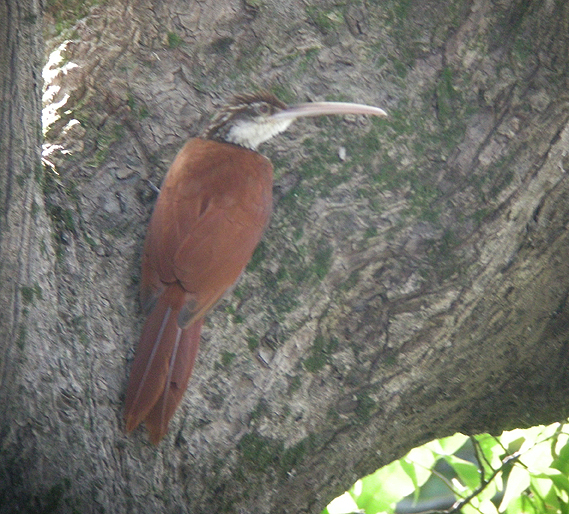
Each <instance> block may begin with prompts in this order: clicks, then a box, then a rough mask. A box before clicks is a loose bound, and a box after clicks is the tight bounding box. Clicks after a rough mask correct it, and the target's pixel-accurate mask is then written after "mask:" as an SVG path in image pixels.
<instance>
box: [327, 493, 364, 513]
mask: <svg viewBox="0 0 569 514" xmlns="http://www.w3.org/2000/svg"><path fill="white" fill-rule="evenodd" d="M357 510H358V505H357V503H356V502H355V500H354V498H353V497H352V495H351V494H350V493H344V494H343V495H342V496H338V498H336V499H335V500H332V501H331V502H330V503H329V504H328V507H326V511H325V512H323V513H322V514H348V513H350V512H356V511H357Z"/></svg>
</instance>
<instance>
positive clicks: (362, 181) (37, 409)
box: [0, 0, 569, 513]
mask: <svg viewBox="0 0 569 514" xmlns="http://www.w3.org/2000/svg"><path fill="white" fill-rule="evenodd" d="M81 5H82V6H83V5H84V4H83V3H81ZM2 6H3V7H2V8H3V9H7V14H8V17H7V18H6V19H8V20H13V21H12V22H10V23H11V24H10V23H8V29H7V32H6V33H4V32H1V34H2V38H3V41H4V40H5V41H8V42H9V44H10V45H11V46H4V47H3V48H2V50H0V52H2V53H0V56H1V57H2V62H1V64H2V68H3V69H4V68H6V69H9V70H10V73H9V74H8V75H7V77H8V78H7V79H3V83H2V87H3V91H2V92H3V95H4V96H3V98H5V97H6V95H7V94H8V99H9V101H7V102H2V106H1V107H0V116H1V121H2V125H1V127H5V126H10V132H7V133H4V132H3V133H2V140H1V144H2V152H1V153H0V163H1V164H2V166H1V167H0V169H1V170H2V173H3V175H2V177H1V180H2V187H1V191H0V194H1V199H2V218H1V221H0V223H1V224H2V225H1V228H2V231H1V233H0V238H1V239H0V254H1V257H2V260H1V262H2V267H1V268H0V273H1V277H2V282H1V285H0V288H1V292H2V294H1V295H0V302H1V303H2V308H1V310H0V312H1V314H0V315H1V318H0V320H1V323H2V327H1V328H2V336H1V337H2V339H0V341H1V345H2V347H1V355H2V357H1V360H0V372H1V373H2V374H1V375H0V376H1V380H2V383H1V390H0V398H1V400H2V405H3V406H4V407H3V408H4V411H5V413H6V414H7V416H6V417H1V418H0V437H1V444H0V473H1V475H0V476H1V477H2V480H0V484H2V485H0V510H1V511H5V512H12V511H15V510H17V508H16V506H22V505H23V506H24V507H21V510H22V511H25V510H26V509H28V510H32V509H36V510H39V511H42V510H49V509H52V511H57V512H74V511H79V512H116V513H121V512H168V513H170V512H171V513H178V512H192V513H198V512H251V513H265V512H271V513H281V512H287V513H292V512H318V511H319V510H320V509H321V508H322V507H323V506H325V504H326V503H327V502H328V501H330V500H331V499H333V498H334V496H335V495H337V494H338V493H341V492H342V491H344V490H345V489H346V488H348V487H349V486H350V485H351V484H352V483H353V482H354V481H355V480H356V479H357V478H359V477H361V476H362V475H364V474H367V473H369V472H372V471H373V470H375V469H376V468H377V467H379V466H381V465H384V464H387V463H388V462H390V461H391V460H393V459H394V458H397V457H400V456H401V455H403V454H404V453H405V452H406V451H407V450H409V449H410V448H412V447H414V446H417V445H418V444H421V443H423V442H426V441H428V440H430V439H432V438H433V437H442V436H445V435H449V434H452V433H454V432H456V431H462V432H465V433H475V432H480V431H490V432H499V431H501V430H503V429H508V428H513V427H516V426H529V425H535V424H539V423H549V422H552V421H556V420H561V419H563V418H565V417H567V416H568V415H569V404H568V403H567V400H566V399H567V393H568V391H569V375H568V373H567V367H568V364H569V305H568V302H567V299H568V295H569V259H568V258H567V255H568V253H569V237H568V236H569V231H568V228H569V179H568V174H567V172H566V170H567V169H568V167H569V155H568V153H567V152H568V148H569V129H568V126H567V122H568V119H569V101H568V100H569V97H568V94H567V91H568V90H569V88H568V86H569V84H568V76H569V73H568V71H569V4H567V2H564V1H561V0H559V1H555V0H544V1H531V2H530V1H526V0H494V1H491V0H472V1H458V0H457V1H455V2H448V1H442V0H437V1H435V0H432V1H422V2H408V1H403V0H392V1H385V2H374V1H371V0H370V1H367V2H363V1H362V2H348V3H345V4H344V3H337V2H328V1H320V2H315V3H307V2H300V1H296V0H291V1H285V2H283V1H276V0H275V1H273V0H245V1H237V0H220V1H216V2H213V1H209V0H207V1H204V2H193V1H192V2H183V1H176V0H175V1H172V2H149V1H146V0H140V1H136V2H127V3H125V2H113V1H112V0H110V1H109V2H107V3H105V4H104V5H96V6H93V7H92V8H91V9H90V10H89V11H88V12H85V13H80V14H81V16H85V17H83V18H82V19H80V20H79V21H77V22H76V23H75V22H74V23H71V24H69V23H67V25H66V27H67V28H66V29H65V30H64V31H63V32H62V33H60V34H57V31H56V30H55V28H54V27H55V26H56V25H57V26H58V27H61V25H62V21H61V20H65V19H67V20H69V19H70V17H71V13H65V14H62V12H63V11H62V10H61V9H59V10H58V9H54V8H53V7H52V9H51V10H49V12H48V17H47V22H48V24H47V25H48V30H50V31H51V32H49V34H50V37H49V44H48V49H49V50H50V51H54V50H56V49H59V51H60V52H61V55H62V56H63V60H62V61H61V62H60V63H59V64H57V65H56V64H53V65H50V70H49V71H50V73H49V75H48V76H49V78H48V86H51V87H52V88H53V89H51V90H48V93H49V95H48V96H49V97H50V100H51V101H52V102H54V103H56V107H57V108H52V111H53V112H54V113H56V114H58V115H59V119H58V120H57V121H55V122H53V123H52V124H51V125H50V128H49V131H48V134H47V139H46V143H47V147H46V149H45V153H46V155H47V159H48V160H49V161H50V162H52V163H53V164H55V166H56V170H57V174H56V173H55V172H54V170H53V169H52V168H51V167H50V166H45V167H44V168H43V169H42V170H41V172H40V171H39V168H38V166H37V164H38V162H39V161H38V153H37V144H38V141H39V129H38V121H37V120H38V109H39V105H38V103H37V102H38V94H39V92H38V91H37V84H38V81H37V78H36V80H35V81H34V80H33V73H34V70H35V73H36V77H37V74H38V73H39V69H38V67H37V61H38V57H37V56H38V53H37V52H38V50H37V48H38V46H37V45H38V42H39V39H38V36H37V26H36V25H37V23H36V22H35V21H34V23H36V25H34V24H32V28H29V29H28V31H27V32H26V30H24V29H19V30H18V31H16V32H14V31H13V29H10V27H11V26H18V27H24V28H25V27H27V26H26V25H25V21H24V19H25V17H23V16H22V15H21V14H18V15H15V14H13V10H14V9H15V7H14V6H13V4H12V3H11V2H10V0H5V1H4V3H3V4H2ZM10 9H12V11H11V10H10ZM10 13H12V14H10ZM1 14H3V13H0V15H1ZM10 16H11V17H10ZM0 18H1V16H0ZM56 22H57V23H56ZM34 29H35V33H33V32H34ZM1 30H4V28H2V29H1ZM10 30H12V32H11V31H10ZM16 34H17V35H16ZM26 35H27V36H26ZM26 37H27V39H25V38H26ZM22 38H24V40H22ZM10 48H11V49H13V50H12V52H16V54H17V55H19V60H18V59H16V61H14V59H13V58H12V57H10V55H12V54H10V51H11V50H10ZM30 48H31V50H30ZM51 55H52V56H53V55H54V54H51ZM13 62H17V63H19V64H18V66H17V67H15V68H14V67H13V66H12V64H11V63H13ZM53 62H54V63H55V60H54V61H53ZM10 66H12V67H10ZM18 74H21V75H18ZM257 87H261V88H268V89H271V90H272V91H273V92H275V93H277V94H278V95H279V96H280V98H281V99H282V100H284V101H287V102H294V101H305V100H309V99H333V100H349V101H358V102H364V103H370V104H376V105H379V106H380V107H382V108H385V109H386V110H387V111H388V112H389V114H390V116H389V118H388V119H386V120H368V119H360V118H347V119H337V118H326V119H318V120H309V121H304V122H301V123H298V124H297V125H295V126H294V127H293V128H292V129H291V130H290V131H289V132H288V133H287V134H286V135H285V136H283V137H282V138H280V139H278V140H275V141H274V142H271V143H270V144H268V145H266V146H265V148H263V149H262V152H263V153H264V154H265V155H267V156H268V157H270V158H271V160H272V161H273V163H274V164H275V168H276V174H277V179H276V184H275V210H274V214H273V220H272V223H271V226H270V228H269V230H268V231H267V234H266V236H265V239H264V242H263V243H262V244H261V246H260V248H259V249H258V250H257V252H256V254H255V256H254V258H253V260H252V262H251V264H250V265H249V267H248V270H247V272H246V273H245V275H244V276H243V277H242V280H241V281H240V282H239V284H238V286H237V288H236V290H235V292H234V293H233V295H231V296H230V297H228V299H227V300H226V301H225V302H224V303H222V304H221V305H220V306H219V307H218V308H217V309H216V310H215V312H214V313H212V315H210V316H209V319H208V323H207V325H206V327H205V328H204V336H203V344H202V347H201V349H200V354H199V355H198V360H197V364H196V368H195V370H194V376H193V377H192V379H191V382H190V387H189V390H188V392H187V394H186V399H185V400H184V402H183V405H182V406H181V408H180V410H179V413H178V414H177V416H176V417H175V418H174V420H173V422H172V423H171V428H170V435H169V436H168V437H167V438H166V439H165V440H164V441H163V443H162V444H161V445H160V446H159V447H158V448H155V447H153V446H151V445H150V444H149V443H148V442H147V438H146V434H145V433H144V431H143V430H140V431H137V432H136V433H135V434H134V435H133V436H131V437H126V436H125V435H124V433H123V421H122V406H123V401H124V391H125V387H126V380H127V375H128V370H129V367H130V362H131V360H132V356H133V349H134V345H135V344H136V341H137V338H138V335H139V332H140V329H141V325H142V316H141V312H140V308H139V306H138V299H137V294H138V292H137V282H138V277H139V264H140V251H141V246H142V241H143V237H144V232H145V226H146V224H147V222H148V219H149V216H150V213H151V210H152V206H153V203H154V201H155V193H153V191H152V188H151V187H150V186H149V184H148V181H151V182H152V183H154V184H156V185H158V184H159V183H160V180H161V178H162V177H163V175H164V173H165V171H166V169H167V167H168V165H169V163H170V162H171V161H172V159H173V157H174V155H175V153H176V151H177V150H178V149H179V148H180V147H181V146H182V144H183V143H184V141H185V140H186V139H187V138H188V137H190V136H193V135H196V134H198V133H199V132H200V131H201V130H202V129H203V128H204V126H205V125H207V123H208V121H209V119H210V116H211V115H212V114H213V112H214V110H215V108H216V107H217V106H219V105H220V104H221V103H223V101H224V100H225V99H226V98H227V97H229V96H231V94H233V93H234V92H243V91H248V90H251V89H254V88H257ZM34 88H36V89H34ZM7 91H8V93H6V92H7ZM18 95H19V96H18ZM57 102H61V103H60V104H57ZM23 106H28V107H27V108H24V107H23ZM17 109H23V110H22V114H21V115H18V114H17V111H16V110H17ZM7 119H8V120H9V121H6V120H7ZM18 145H20V146H18ZM20 147H21V149H20ZM20 156H22V157H20ZM34 163H35V164H34Z"/></svg>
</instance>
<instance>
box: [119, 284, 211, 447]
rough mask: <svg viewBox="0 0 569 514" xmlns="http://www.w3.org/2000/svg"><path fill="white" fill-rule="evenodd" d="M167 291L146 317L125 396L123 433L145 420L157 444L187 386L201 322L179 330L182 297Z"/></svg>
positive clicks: (200, 320) (164, 432) (196, 350)
mask: <svg viewBox="0 0 569 514" xmlns="http://www.w3.org/2000/svg"><path fill="white" fill-rule="evenodd" d="M169 289H170V288H166V290H165V291H164V292H163V294H162V295H161V296H160V298H159V299H158V301H157V302H156V305H155V306H154V308H153V309H152V312H151V313H150V315H149V316H148V319H147V320H146V323H145V325H144V329H143V331H142V336H141V338H140V341H139V343H138V347H137V348H136V354H135V357H134V362H133V365H132V369H131V372H130V380H129V384H128V389H127V393H126V405H125V420H126V430H127V432H131V431H132V430H134V429H135V428H136V427H137V426H138V425H139V424H140V422H141V421H146V426H147V428H148V430H149V432H150V440H151V441H152V442H153V443H154V444H158V442H159V441H160V439H162V437H164V435H165V434H166V432H167V430H168V422H169V421H170V419H171V418H172V416H173V415H174V412H175V411H176V408H177V407H178V405H179V403H180V401H181V400H182V396H183V395H184V391H185V390H186V387H187V385H188V381H189V379H190V375H191V374H192V369H193V367H194V362H195V360H196V355H197V352H198V347H199V342H200V333H201V328H202V324H203V319H199V320H197V321H195V322H194V323H192V324H191V325H189V326H188V327H187V328H185V329H182V328H180V327H179V326H178V313H179V311H180V308H181V304H182V301H183V298H182V297H181V295H180V294H176V292H175V291H172V290H169Z"/></svg>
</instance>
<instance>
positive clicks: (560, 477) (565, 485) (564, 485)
mask: <svg viewBox="0 0 569 514" xmlns="http://www.w3.org/2000/svg"><path fill="white" fill-rule="evenodd" d="M533 476H534V478H548V479H550V480H551V481H552V482H553V483H554V484H555V487H557V489H559V491H566V492H567V493H568V494H569V478H567V475H565V474H564V473H562V472H561V471H559V470H557V469H555V468H550V469H547V470H545V471H543V473H538V474H536V475H533Z"/></svg>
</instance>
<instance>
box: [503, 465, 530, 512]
mask: <svg viewBox="0 0 569 514" xmlns="http://www.w3.org/2000/svg"><path fill="white" fill-rule="evenodd" d="M529 485H530V475H529V472H528V471H527V469H525V468H523V467H522V466H520V465H518V464H515V465H514V467H513V468H512V471H511V472H510V476H509V477H508V483H507V484H506V490H505V491H504V497H503V498H502V503H500V506H499V507H498V510H499V511H500V512H502V511H504V510H506V508H507V509H508V512H510V510H509V509H510V507H509V504H510V503H512V502H513V501H514V500H516V499H518V498H519V497H520V496H521V495H522V493H523V492H524V491H525V490H526V489H527V488H528V487H529Z"/></svg>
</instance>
